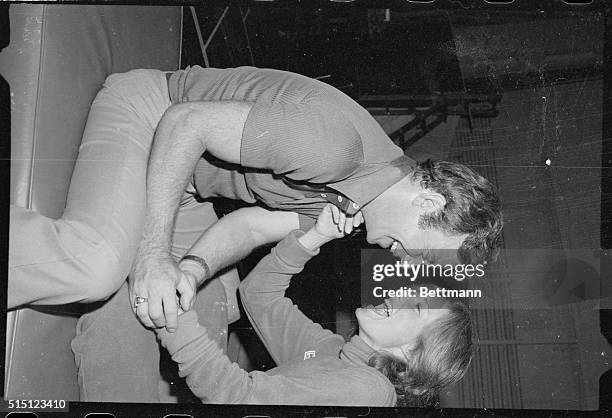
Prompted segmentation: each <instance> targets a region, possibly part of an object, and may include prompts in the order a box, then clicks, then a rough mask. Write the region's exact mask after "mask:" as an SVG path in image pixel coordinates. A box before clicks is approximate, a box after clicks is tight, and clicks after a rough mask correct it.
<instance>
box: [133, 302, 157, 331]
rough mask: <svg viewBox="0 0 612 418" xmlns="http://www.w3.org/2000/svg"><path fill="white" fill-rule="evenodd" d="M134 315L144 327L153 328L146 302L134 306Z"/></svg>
mask: <svg viewBox="0 0 612 418" xmlns="http://www.w3.org/2000/svg"><path fill="white" fill-rule="evenodd" d="M136 316H137V317H138V319H139V320H140V322H142V325H144V326H145V327H148V328H155V324H153V321H151V318H149V308H148V303H141V304H139V305H138V306H137V307H136Z"/></svg>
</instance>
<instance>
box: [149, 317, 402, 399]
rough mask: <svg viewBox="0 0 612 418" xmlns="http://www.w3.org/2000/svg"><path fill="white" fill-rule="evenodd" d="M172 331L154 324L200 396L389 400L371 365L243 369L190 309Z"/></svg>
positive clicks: (385, 383) (389, 394) (388, 388)
mask: <svg viewBox="0 0 612 418" xmlns="http://www.w3.org/2000/svg"><path fill="white" fill-rule="evenodd" d="M179 322H180V327H179V329H178V330H177V332H175V333H169V332H167V331H166V330H165V329H164V328H160V329H158V330H157V335H158V337H159V339H160V341H161V344H162V345H163V346H164V347H165V348H166V349H167V350H168V352H169V353H170V355H171V356H172V359H173V360H174V361H175V362H177V363H178V367H179V374H180V376H182V377H185V378H186V380H187V384H188V385H189V388H190V389H191V391H192V392H193V393H194V395H195V396H197V397H198V398H199V399H200V400H201V401H202V402H205V403H223V404H232V403H233V404H235V403H239V404H260V405H363V406H393V405H394V402H395V398H394V390H393V386H392V385H390V384H389V382H388V381H387V380H386V379H385V378H384V377H383V376H382V374H380V373H379V372H378V371H376V370H375V369H373V368H370V367H347V366H346V365H344V364H342V363H341V361H340V360H338V362H331V363H324V364H316V365H312V366H311V364H310V363H308V360H303V359H300V360H301V361H304V363H303V364H301V365H300V364H298V363H297V362H296V364H295V367H294V369H293V371H292V373H291V375H284V374H283V373H273V374H267V373H264V372H259V371H254V372H250V373H247V372H246V371H244V370H242V369H241V368H240V367H239V366H238V365H237V364H235V363H232V362H231V361H230V360H229V359H228V358H227V356H226V355H225V354H224V353H223V351H222V350H221V349H220V348H219V346H218V345H217V344H216V343H215V342H213V341H212V340H210V339H209V338H208V335H207V333H206V330H205V329H204V327H202V326H200V325H199V324H198V321H197V315H196V313H195V311H190V312H187V313H185V314H183V315H181V316H180V318H179Z"/></svg>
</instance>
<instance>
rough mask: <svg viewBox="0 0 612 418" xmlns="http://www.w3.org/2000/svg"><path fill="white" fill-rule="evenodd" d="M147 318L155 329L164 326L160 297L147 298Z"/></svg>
mask: <svg viewBox="0 0 612 418" xmlns="http://www.w3.org/2000/svg"><path fill="white" fill-rule="evenodd" d="M149 317H150V318H151V321H153V324H154V326H155V327H157V328H160V327H163V326H165V325H166V320H165V318H164V308H163V306H162V300H161V298H160V297H151V298H149Z"/></svg>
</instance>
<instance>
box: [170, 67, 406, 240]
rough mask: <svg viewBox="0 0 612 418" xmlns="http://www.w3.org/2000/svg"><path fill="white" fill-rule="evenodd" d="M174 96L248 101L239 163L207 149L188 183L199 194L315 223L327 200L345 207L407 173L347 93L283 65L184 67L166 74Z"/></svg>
mask: <svg viewBox="0 0 612 418" xmlns="http://www.w3.org/2000/svg"><path fill="white" fill-rule="evenodd" d="M169 92H170V98H171V100H172V103H174V104H175V103H182V102H191V101H226V100H230V101H246V102H250V103H252V104H253V107H252V108H251V110H250V112H249V115H248V117H247V120H246V123H245V126H244V129H243V133H242V145H241V155H240V165H232V164H227V163H225V162H222V161H218V160H215V159H214V158H212V157H211V156H209V155H207V154H205V155H204V157H203V158H202V159H201V160H200V161H199V162H198V164H197V166H196V169H195V172H194V176H193V183H194V186H195V188H196V190H197V192H198V194H199V195H200V196H202V197H203V198H207V197H226V198H230V199H238V200H242V201H244V202H247V203H259V204H263V205H264V206H267V207H268V208H271V209H274V210H287V211H293V212H297V213H298V214H299V215H300V227H301V228H302V229H306V228H309V227H310V226H312V225H313V224H314V221H315V220H316V218H317V216H318V215H319V213H320V211H321V209H322V208H323V207H324V206H325V204H326V203H328V202H332V203H334V204H336V205H337V206H339V207H340V208H341V209H343V210H344V211H346V212H347V213H348V214H352V213H355V212H357V211H358V210H359V209H360V208H361V207H362V206H364V205H366V204H367V203H369V202H370V201H371V200H373V199H374V198H376V197H377V196H379V195H380V194H381V193H382V192H384V191H385V190H386V189H388V188H389V187H391V186H392V185H393V184H395V183H396V182H398V181H399V180H401V179H402V178H404V177H405V176H406V175H407V174H409V173H410V172H411V170H412V168H413V167H414V165H415V163H414V161H413V160H411V159H410V158H408V157H406V156H404V154H403V152H402V150H401V148H399V147H398V146H397V145H395V144H394V143H393V142H392V141H391V140H390V139H389V137H388V136H387V135H386V134H385V132H384V131H383V129H382V128H381V127H380V125H379V124H378V123H377V122H376V120H374V118H373V117H372V116H371V115H370V114H369V113H368V112H367V111H366V110H365V109H364V108H362V107H361V106H359V104H357V103H356V102H355V101H354V100H352V99H351V98H350V97H349V96H347V95H346V94H344V93H342V92H341V91H339V90H337V89H335V88H334V87H332V86H330V85H328V84H325V83H322V82H320V81H317V80H313V79H310V78H308V77H305V76H302V75H298V74H293V73H289V72H285V71H280V70H271V69H258V68H254V67H240V68H232V69H215V68H202V67H198V66H194V67H188V68H187V69H185V70H180V71H177V72H175V73H174V74H172V76H171V77H170V80H169Z"/></svg>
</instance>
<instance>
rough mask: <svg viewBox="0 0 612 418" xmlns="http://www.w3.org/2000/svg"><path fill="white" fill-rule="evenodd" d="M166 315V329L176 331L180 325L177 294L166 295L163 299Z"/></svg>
mask: <svg viewBox="0 0 612 418" xmlns="http://www.w3.org/2000/svg"><path fill="white" fill-rule="evenodd" d="M162 304H163V308H164V316H165V320H166V330H168V332H174V331H176V328H177V327H178V307H177V306H176V295H165V296H164V298H163V300H162Z"/></svg>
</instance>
